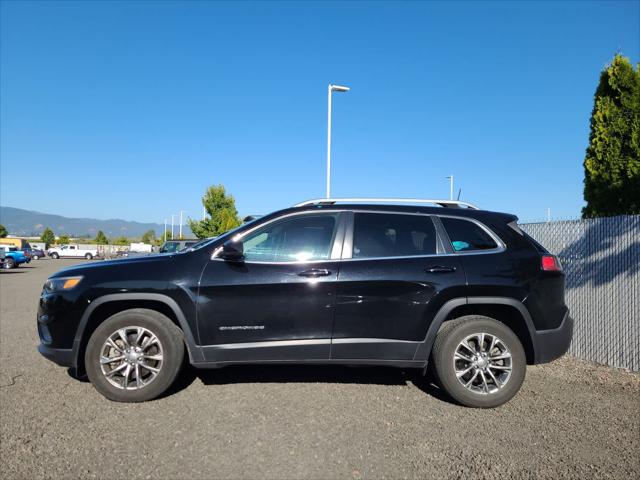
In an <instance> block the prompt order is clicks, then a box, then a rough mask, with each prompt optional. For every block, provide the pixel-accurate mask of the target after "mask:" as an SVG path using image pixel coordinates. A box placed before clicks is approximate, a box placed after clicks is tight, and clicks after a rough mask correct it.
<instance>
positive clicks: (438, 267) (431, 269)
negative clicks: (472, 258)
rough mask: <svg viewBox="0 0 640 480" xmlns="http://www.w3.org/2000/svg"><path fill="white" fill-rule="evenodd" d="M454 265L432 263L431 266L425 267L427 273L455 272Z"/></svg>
mask: <svg viewBox="0 0 640 480" xmlns="http://www.w3.org/2000/svg"><path fill="white" fill-rule="evenodd" d="M455 271H456V267H445V266H444V265H434V266H433V267H427V272H429V273H451V272H455Z"/></svg>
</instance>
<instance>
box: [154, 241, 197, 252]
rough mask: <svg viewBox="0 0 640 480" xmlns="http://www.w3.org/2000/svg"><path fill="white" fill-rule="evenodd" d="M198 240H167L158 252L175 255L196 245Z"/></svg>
mask: <svg viewBox="0 0 640 480" xmlns="http://www.w3.org/2000/svg"><path fill="white" fill-rule="evenodd" d="M198 242H199V240H196V239H194V240H167V241H166V242H164V243H163V244H162V246H161V247H160V251H159V253H175V252H179V251H180V250H182V249H184V248H187V247H190V246H192V245H194V244H196V243H198Z"/></svg>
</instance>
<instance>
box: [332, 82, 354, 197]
mask: <svg viewBox="0 0 640 480" xmlns="http://www.w3.org/2000/svg"><path fill="white" fill-rule="evenodd" d="M349 90H350V89H349V87H343V86H340V85H331V84H329V88H328V91H327V198H331V94H332V93H333V92H348V91H349Z"/></svg>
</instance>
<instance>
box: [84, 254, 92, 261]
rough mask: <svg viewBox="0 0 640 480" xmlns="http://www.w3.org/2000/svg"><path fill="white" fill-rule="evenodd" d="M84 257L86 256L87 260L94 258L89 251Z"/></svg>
mask: <svg viewBox="0 0 640 480" xmlns="http://www.w3.org/2000/svg"><path fill="white" fill-rule="evenodd" d="M84 258H86V259H87V260H91V259H92V258H93V255H91V254H90V253H87V254H86V255H85V256H84Z"/></svg>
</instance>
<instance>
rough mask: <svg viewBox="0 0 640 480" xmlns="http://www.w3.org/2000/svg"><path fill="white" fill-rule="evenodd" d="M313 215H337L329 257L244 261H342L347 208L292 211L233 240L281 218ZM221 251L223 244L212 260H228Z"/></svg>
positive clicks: (287, 263) (302, 262) (251, 262)
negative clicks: (220, 255) (221, 256)
mask: <svg viewBox="0 0 640 480" xmlns="http://www.w3.org/2000/svg"><path fill="white" fill-rule="evenodd" d="M301 215H304V216H311V215H335V216H336V217H337V218H336V225H335V229H336V232H335V235H334V237H333V244H332V245H331V251H330V254H329V258H324V259H320V260H291V261H287V262H261V261H256V260H248V261H245V262H244V263H247V264H261V265H307V264H315V263H327V262H338V261H340V257H341V254H342V251H343V245H344V235H345V229H346V225H345V224H346V215H345V210H315V211H313V210H304V211H302V212H292V213H288V214H286V215H281V216H279V217H276V218H272V219H270V220H269V221H267V222H264V223H260V224H258V225H255V226H254V227H253V228H250V229H249V230H245V231H244V232H241V233H237V234H236V235H234V236H233V237H232V240H233V241H234V242H237V241H238V240H241V239H242V238H244V237H245V236H247V235H249V234H250V233H253V232H255V231H256V230H259V229H261V228H263V227H266V226H267V225H270V224H272V223H275V222H279V221H281V220H286V219H288V218H290V217H297V216H301ZM220 252H222V245H220V246H219V247H217V248H216V249H215V250H214V251H213V253H212V254H211V260H219V261H223V262H224V261H226V260H225V259H224V258H220V257H219V256H218V255H219V254H220Z"/></svg>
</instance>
